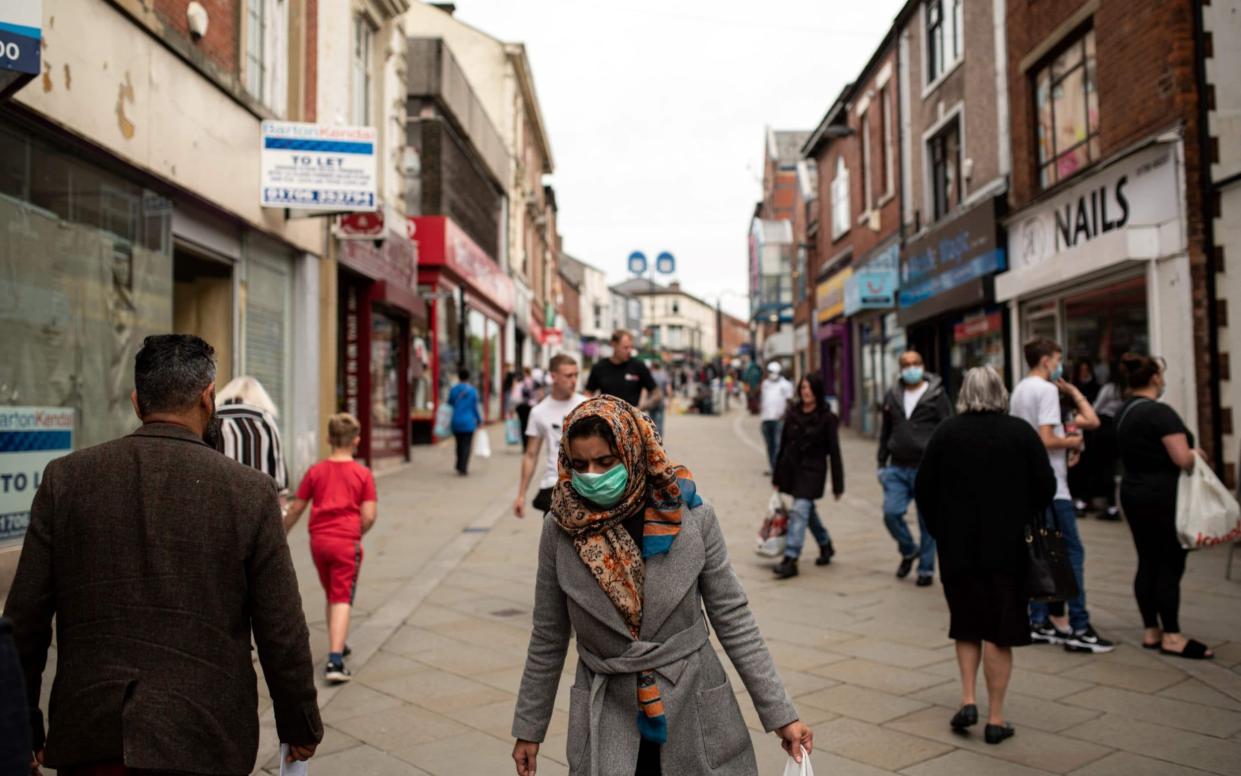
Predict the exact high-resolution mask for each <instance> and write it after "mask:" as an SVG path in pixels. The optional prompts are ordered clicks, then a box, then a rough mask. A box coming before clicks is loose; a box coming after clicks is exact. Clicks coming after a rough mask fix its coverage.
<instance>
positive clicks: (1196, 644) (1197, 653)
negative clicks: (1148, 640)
mask: <svg viewBox="0 0 1241 776" xmlns="http://www.w3.org/2000/svg"><path fill="white" fill-rule="evenodd" d="M1159 654H1161V655H1171V656H1172V657H1183V658H1185V659H1186V660H1211V659H1212V658H1214V657H1215V655H1208V654H1207V645H1206V644H1203V643H1202V642H1201V641H1198V640H1197V639H1190V640H1189V641H1187V642H1185V648H1184V649H1182V650H1181V651H1180V652H1173V651H1172V650H1170V649H1164V648H1163V647H1162V646H1160V647H1159Z"/></svg>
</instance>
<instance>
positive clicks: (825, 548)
mask: <svg viewBox="0 0 1241 776" xmlns="http://www.w3.org/2000/svg"><path fill="white" fill-rule="evenodd" d="M835 554H836V548H835V547H833V546H832V543H831V542H828V543H827V544H820V545H819V557H817V558H815V559H814V565H816V566H826V565H828V564H829V563H831V562H832V556H833V555H835Z"/></svg>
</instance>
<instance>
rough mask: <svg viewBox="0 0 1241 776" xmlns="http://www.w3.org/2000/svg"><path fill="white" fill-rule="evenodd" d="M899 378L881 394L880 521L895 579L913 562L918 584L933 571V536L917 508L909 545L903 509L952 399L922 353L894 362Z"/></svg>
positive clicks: (925, 581)
mask: <svg viewBox="0 0 1241 776" xmlns="http://www.w3.org/2000/svg"><path fill="white" fill-rule="evenodd" d="M898 363H899V366H900V370H901V371H900V380H899V381H898V382H897V384H896V385H894V386H892V390H890V391H889V392H888V395H887V396H885V397H884V400H883V409H882V413H883V415H882V422H881V426H880V430H879V482H880V484H881V485H883V522H884V525H885V526H887V529H888V533H890V534H892V538H893V539H895V540H896V546H897V549H898V550H899V551H900V553H901V563H900V565H899V566H898V567H897V569H896V576H897V578H898V579H904V578H905V577H907V576H909V572H910V571H911V570H912V569H913V565H914V562H915V561H916V562H917V564H918V586H919V587H927V586H929V585H930V584H931V582H932V581H933V579H934V575H935V540H934V539H933V538H932V537H931V535H930V534H929V533H928V532H927V530H926V525H925V524H924V523H923V521H922V513H921V512H918V543H917V544H914V540H913V535H912V534H910V532H909V525H908V524H907V523H906V522H905V513H906V512H907V511H908V510H909V503H910V502H911V501H913V500H914V482H915V481H916V480H917V479H918V465H919V464H920V463H921V462H922V453H923V451H925V450H926V443H927V442H929V441H930V439H931V434H933V433H934V432H935V429H936V427H937V426H939V424H940V423H943V422H944V420H946V419H947V418H949V417H951V415H952V403H951V402H950V401H949V400H948V392H947V391H945V390H944V383H943V381H942V380H940V378H939V376H938V375H933V374H931V373H930V372H927V371H925V370H924V369H923V368H922V356H921V355H920V354H919V353H918V352H917V351H915V350H907V351H905V352H904V353H902V354H901V356H900V360H899V362H898Z"/></svg>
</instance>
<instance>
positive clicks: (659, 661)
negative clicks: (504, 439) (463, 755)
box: [513, 396, 813, 776]
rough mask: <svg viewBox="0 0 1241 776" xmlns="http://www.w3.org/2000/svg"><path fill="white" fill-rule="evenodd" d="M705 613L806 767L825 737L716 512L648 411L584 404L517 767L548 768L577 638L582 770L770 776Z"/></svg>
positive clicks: (604, 400) (564, 452)
mask: <svg viewBox="0 0 1241 776" xmlns="http://www.w3.org/2000/svg"><path fill="white" fill-rule="evenodd" d="M704 608H705V610H706V613H707V617H708V618H710V620H711V626H712V627H713V628H714V630H715V633H716V636H717V638H718V639H719V641H720V643H721V644H722V645H723V647H724V651H725V652H726V653H727V654H728V655H729V657H730V659H731V660H732V662H733V666H734V667H735V668H736V670H737V673H738V674H739V675H740V676H741V679H742V681H743V682H744V683H745V686H746V690H747V691H748V692H749V695H750V697H751V698H753V699H754V702H755V708H756V710H757V712H758V717H759V719H760V720H761V721H762V724H763V727H764V728H765V729H766V730H768V731H774V732H776V733H777V734H778V735H779V737H780V738H781V739H782V743H783V746H784V748H785V750H786V751H789V752H790V754H792V755H793V757H794V758H795V759H798V760H800V759H801V757H802V749H803V748H804V750H805V751H806V752H807V753H809V752H810V751H811V749H812V741H813V738H812V734H811V732H810V729H809V728H807V727H806V726H805V725H804V724H802V723H801V722H799V721H798V715H797V711H796V709H795V708H794V707H793V704H792V702H791V701H790V700H789V697H788V694H787V693H786V692H785V690H784V686H783V684H782V683H781V681H780V677H779V676H778V675H777V674H776V669H775V665H774V663H773V662H772V660H771V656H770V655H769V654H768V652H767V648H766V646H765V645H764V643H763V640H762V636H761V635H760V634H759V632H758V627H757V625H756V624H755V622H754V617H753V615H752V614H751V613H750V610H749V607H748V605H747V604H746V597H745V591H744V590H742V588H741V584H740V582H739V581H738V579H737V576H736V574H735V573H734V572H733V570H732V566H731V565H730V563H729V560H728V552H727V550H726V549H725V546H724V538H723V535H722V533H721V532H720V526H719V523H718V522H717V521H716V518H715V512H714V511H713V510H712V508H711V507H710V506H709V505H708V504H705V503H704V502H703V501H702V499H701V498H699V497H698V495H697V493H696V490H695V487H694V481H693V479H692V477H691V475H690V473H689V472H688V471H687V470H686V469H685V468H684V467H680V466H676V465H674V464H672V463H670V462H669V461H668V458H667V455H666V454H665V452H664V450H663V448H662V447H661V445H660V443H659V441H658V438H657V436H656V434H655V427H654V424H653V423H652V422H651V419H650V417H648V416H647V415H646V414H645V413H643V412H641V411H640V410H637V409H636V408H634V407H631V406H630V405H629V404H626V403H625V402H624V401H622V400H620V399H617V398H615V397H612V396H599V397H596V398H594V399H591V400H589V401H587V402H585V403H583V404H582V405H581V406H579V407H578V408H577V409H575V410H574V411H573V412H572V413H571V414H570V415H569V417H568V418H567V419H566V420H565V432H564V443H563V444H562V445H561V448H560V481H559V482H558V483H557V484H556V486H555V490H554V493H553V495H552V509H551V513H550V514H549V516H548V518H547V520H546V522H545V523H544V526H543V536H542V539H541V541H540V543H539V569H538V578H537V584H536V588H535V605H534V627H533V630H532V632H531V635H530V648H529V653H528V656H527V659H526V668H525V672H524V674H523V675H522V681H521V689H520V691H519V693H518V697H517V709H516V713H515V716H514V720H513V735H514V737H515V738H516V739H517V743H516V745H515V746H514V748H513V759H514V760H515V761H516V764H517V773H518V776H533V774H534V773H535V770H536V759H537V756H538V751H539V743H540V742H542V741H543V738H544V736H545V735H546V733H547V727H548V723H549V722H550V720H551V716H552V710H553V706H554V704H555V701H556V689H557V685H558V684H559V682H560V673H561V670H562V668H563V666H564V660H565V655H566V652H567V651H568V646H569V637H570V634H571V633H573V634H576V640H577V650H578V657H579V659H578V664H577V680H576V681H575V682H574V685H573V687H572V689H571V690H570V692H569V730H568V751H567V755H568V763H569V772H570V773H571V774H580V775H581V776H586V775H587V774H589V776H647V775H649V774H677V776H682V775H685V776H694V775H695V774H708V773H717V774H737V775H738V776H741V775H743V774H744V775H746V776H749V775H750V774H757V773H758V766H757V764H756V760H755V756H754V750H753V748H752V747H751V745H750V736H749V733H748V732H747V730H746V724H745V721H744V720H743V719H742V716H741V710H740V708H739V707H738V705H737V700H736V696H735V695H734V694H733V690H732V688H731V687H730V686H729V682H728V678H727V675H726V674H725V673H724V669H723V667H722V666H721V664H720V661H719V658H718V657H716V653H715V651H714V650H713V649H712V648H711V644H710V641H709V640H708V630H707V624H706V622H705V621H704V619H703V615H702V611H703V609H704Z"/></svg>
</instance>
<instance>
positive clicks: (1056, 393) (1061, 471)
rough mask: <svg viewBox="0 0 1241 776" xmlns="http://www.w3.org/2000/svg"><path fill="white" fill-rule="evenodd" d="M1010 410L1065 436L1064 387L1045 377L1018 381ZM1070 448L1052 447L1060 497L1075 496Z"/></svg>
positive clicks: (1051, 452)
mask: <svg viewBox="0 0 1241 776" xmlns="http://www.w3.org/2000/svg"><path fill="white" fill-rule="evenodd" d="M1008 411H1009V413H1010V414H1011V415H1012V416H1013V417H1016V418H1021V419H1022V420H1024V421H1025V422H1027V423H1029V424H1030V425H1031V426H1034V430H1035V431H1038V429H1039V426H1051V427H1052V432H1053V433H1054V434H1055V435H1056V436H1058V437H1064V417H1063V416H1062V415H1061V414H1060V389H1059V388H1057V387H1056V386H1055V385H1054V384H1053V383H1051V382H1049V381H1048V380H1044V379H1043V378H1041V377H1027V378H1025V379H1024V380H1022V381H1021V382H1019V383H1017V387H1016V388H1014V389H1013V396H1012V398H1011V399H1010V400H1009V403H1008ZM1067 453H1068V451H1067V450H1065V449H1064V448H1060V449H1058V450H1048V451H1047V457H1048V458H1050V459H1051V470H1052V471H1053V472H1055V473H1056V498H1058V499H1065V500H1071V499H1072V498H1073V497H1072V496H1071V495H1069V463H1068V455H1067Z"/></svg>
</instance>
